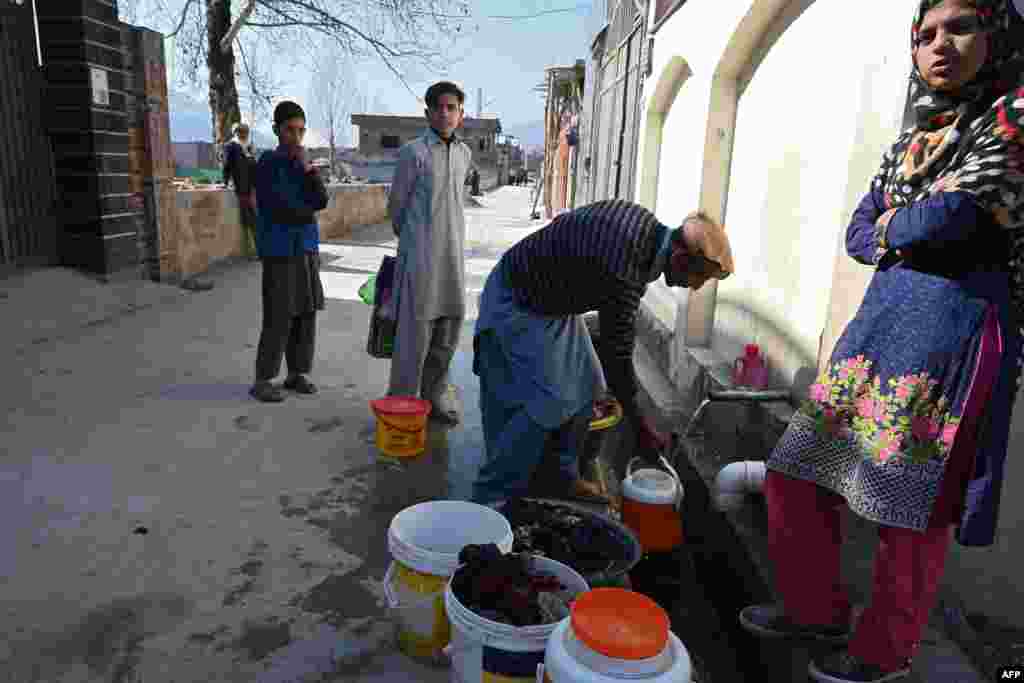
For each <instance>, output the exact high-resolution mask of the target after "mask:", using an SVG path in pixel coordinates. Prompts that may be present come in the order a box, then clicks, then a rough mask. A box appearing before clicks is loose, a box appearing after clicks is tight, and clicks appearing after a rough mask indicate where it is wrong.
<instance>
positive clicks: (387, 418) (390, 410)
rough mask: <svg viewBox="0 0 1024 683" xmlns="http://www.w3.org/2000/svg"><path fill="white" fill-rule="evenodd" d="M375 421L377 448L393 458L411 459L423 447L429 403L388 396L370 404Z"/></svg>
mask: <svg viewBox="0 0 1024 683" xmlns="http://www.w3.org/2000/svg"><path fill="white" fill-rule="evenodd" d="M370 408H371V409H372V410H373V414H374V415H375V416H376V418H377V448H379V449H380V451H381V453H383V454H385V455H390V456H393V457H396V458H411V457H413V456H416V455H419V454H420V453H422V452H423V451H424V450H426V448H427V436H426V435H427V417H428V416H429V415H430V410H431V404H430V401H424V400H423V399H421V398H416V397H415V396H388V397H387V398H381V399H377V400H375V401H370Z"/></svg>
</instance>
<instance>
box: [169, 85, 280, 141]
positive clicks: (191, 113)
mask: <svg viewBox="0 0 1024 683" xmlns="http://www.w3.org/2000/svg"><path fill="white" fill-rule="evenodd" d="M168 100H169V102H168V106H169V107H170V110H171V111H170V119H171V141H173V142H211V141H212V140H213V135H211V131H210V125H211V124H210V105H209V104H208V103H206V102H202V101H199V100H196V99H193V98H192V97H189V96H188V95H186V94H184V93H181V92H175V91H172V92H171V93H170V94H169V97H168ZM251 135H252V139H253V142H254V143H255V144H256V146H257V147H259V148H260V149H269V148H271V147H275V146H276V145H277V140H275V139H274V138H273V136H271V135H267V134H266V133H263V132H261V131H259V130H252V132H251Z"/></svg>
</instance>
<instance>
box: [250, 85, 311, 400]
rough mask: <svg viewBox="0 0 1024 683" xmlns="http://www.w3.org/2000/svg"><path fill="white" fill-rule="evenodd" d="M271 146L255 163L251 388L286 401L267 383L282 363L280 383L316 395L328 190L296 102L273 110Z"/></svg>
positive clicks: (259, 394) (262, 395)
mask: <svg viewBox="0 0 1024 683" xmlns="http://www.w3.org/2000/svg"><path fill="white" fill-rule="evenodd" d="M274 133H275V134H276V135H277V137H278V142H279V144H278V147H277V149H274V150H271V151H268V152H264V153H263V156H261V157H260V160H259V163H258V164H257V165H256V199H257V202H258V204H259V216H258V218H259V227H258V230H257V241H256V246H257V248H258V250H259V254H260V260H261V261H262V262H263V284H262V289H263V329H262V331H261V332H260V343H259V349H258V350H257V352H256V381H255V383H254V384H253V386H252V389H251V390H250V392H249V393H250V394H252V396H253V397H254V398H256V399H257V400H260V401H264V402H273V403H276V402H279V401H283V400H284V394H282V393H281V391H280V389H278V388H277V387H275V386H274V385H273V384H271V382H272V380H273V379H274V378H275V377H277V374H278V372H280V370H281V359H282V357H284V358H285V359H286V361H287V364H288V378H287V379H286V380H285V382H284V388H285V389H289V390H292V391H295V392H297V393H300V394H313V393H316V386H315V385H314V384H313V383H312V382H311V381H310V380H309V378H308V377H307V375H308V374H309V373H310V372H311V371H312V369H313V349H314V340H315V337H316V312H317V311H322V310H323V309H324V290H323V286H322V284H321V282H320V253H319V252H320V227H319V226H318V225H317V222H316V212H317V211H321V210H323V209H325V208H327V188H326V187H325V186H324V181H323V179H321V178H320V174H319V172H318V171H317V169H316V167H315V166H313V165H312V164H311V163H309V161H308V160H307V159H306V152H305V149H304V148H303V147H302V138H303V137H304V136H305V134H306V115H305V113H304V112H303V111H302V107H300V106H299V105H298V104H296V103H295V102H282V103H281V104H279V105H277V108H276V109H274Z"/></svg>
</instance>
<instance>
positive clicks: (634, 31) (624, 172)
mask: <svg viewBox="0 0 1024 683" xmlns="http://www.w3.org/2000/svg"><path fill="white" fill-rule="evenodd" d="M644 23H645V22H644V16H643V14H641V13H640V11H639V9H638V8H637V5H636V3H634V2H632V1H630V0H626V1H621V0H620V2H618V3H617V4H616V6H615V9H614V10H613V16H612V17H611V21H610V22H609V27H608V34H607V36H606V38H605V45H606V48H605V50H604V56H603V57H602V59H601V64H600V65H599V66H598V68H597V74H596V79H595V80H596V83H595V89H594V101H593V110H592V112H591V121H592V122H593V125H592V127H591V134H592V135H593V138H592V141H591V155H590V156H591V177H590V188H589V199H590V201H598V200H601V199H625V200H628V201H632V200H633V197H634V194H635V191H636V148H637V141H638V139H639V132H638V130H637V126H638V125H639V120H640V117H639V113H640V101H641V100H642V99H643V79H644V73H645V62H644V54H643V53H644V36H645V33H646V30H645V26H644Z"/></svg>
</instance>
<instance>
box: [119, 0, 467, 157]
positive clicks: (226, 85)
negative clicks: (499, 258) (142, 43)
mask: <svg viewBox="0 0 1024 683" xmlns="http://www.w3.org/2000/svg"><path fill="white" fill-rule="evenodd" d="M125 1H127V2H132V3H137V2H143V3H146V2H148V3H155V4H156V5H157V6H158V7H159V8H160V9H161V10H162V11H163V16H164V17H165V19H166V22H167V26H166V29H167V35H168V37H172V36H173V37H175V47H176V51H177V52H178V55H179V57H181V59H180V60H179V61H178V62H177V63H178V65H179V68H181V70H182V72H183V74H184V75H185V76H186V78H187V79H188V80H189V81H190V82H191V83H192V84H193V85H199V84H200V83H201V82H202V80H203V79H202V76H203V75H205V76H206V79H205V80H206V84H207V87H208V89H209V100H210V115H211V124H212V127H213V137H214V140H215V141H216V142H219V143H222V142H224V141H226V140H227V139H228V138H229V137H230V131H231V128H232V126H233V125H234V124H235V123H237V122H238V121H239V120H240V119H241V114H240V108H239V101H238V100H239V93H238V87H237V82H236V77H237V76H238V75H241V74H242V72H241V71H240V70H239V69H238V68H237V67H238V65H237V64H236V59H235V54H236V50H238V52H239V53H240V55H241V56H242V57H243V59H242V62H243V64H242V66H243V67H244V68H246V72H245V76H246V78H247V79H248V80H249V81H250V84H249V89H250V91H251V92H252V93H259V94H258V95H255V96H256V97H258V98H264V99H266V100H267V101H269V98H270V96H271V93H270V92H268V91H267V90H266V88H267V84H266V83H259V82H258V81H259V80H260V78H261V76H260V75H259V74H253V73H251V72H250V70H249V69H248V68H247V67H246V64H245V62H246V59H245V55H246V54H255V52H256V46H259V48H260V49H263V50H267V51H273V52H275V54H279V55H287V54H294V53H295V52H296V48H297V47H300V46H313V45H317V44H319V43H320V41H316V40H312V38H314V37H320V38H321V39H323V40H324V41H326V42H329V43H331V44H332V45H333V48H334V49H336V50H338V52H339V54H341V55H344V56H345V57H346V58H348V59H351V60H362V59H374V60H379V61H380V62H382V63H383V64H384V65H385V66H386V67H387V68H388V69H389V70H390V71H391V73H392V74H394V76H395V77H396V78H397V79H398V80H399V81H401V82H402V83H403V84H404V85H405V86H406V88H408V89H409V91H410V92H411V93H412V94H413V95H414V96H417V97H419V95H418V94H417V93H415V92H413V91H412V88H410V87H409V80H410V77H411V76H413V74H414V73H415V70H416V69H426V70H428V71H431V72H437V71H441V70H444V69H445V68H446V67H450V66H451V55H452V54H453V52H452V48H453V46H454V44H455V42H456V41H457V40H458V39H459V38H460V37H462V36H463V35H466V34H468V33H469V30H470V29H471V28H473V26H471V24H472V22H473V17H472V15H471V13H470V4H469V2H468V1H467V0H125ZM233 1H234V2H235V4H236V7H235V8H234V9H237V12H236V11H234V9H233V7H232V2H233ZM204 67H205V74H204V73H203V71H204ZM263 78H264V80H265V75H264V76H263ZM254 80H255V81H256V82H254Z"/></svg>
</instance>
